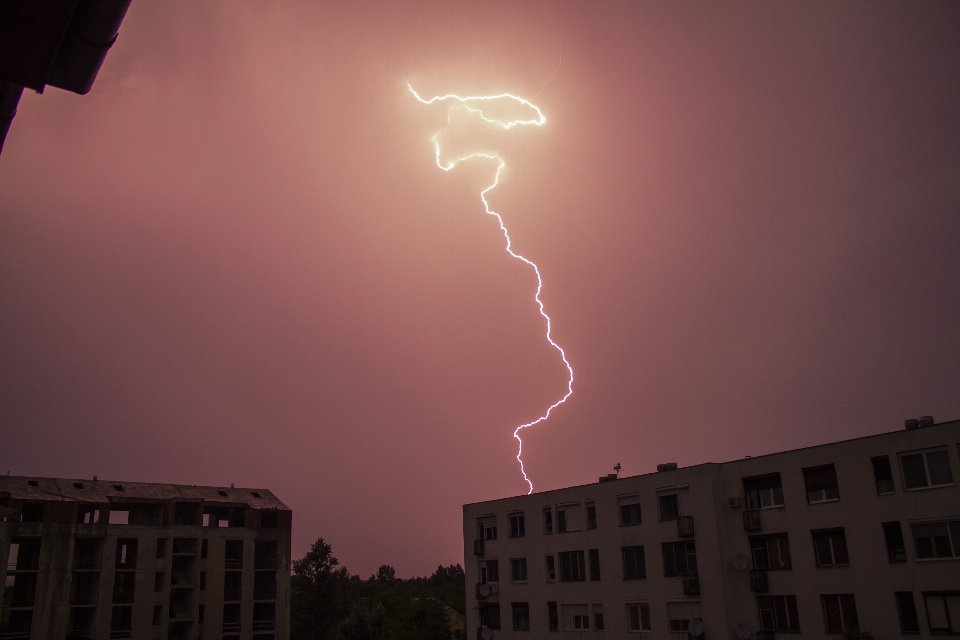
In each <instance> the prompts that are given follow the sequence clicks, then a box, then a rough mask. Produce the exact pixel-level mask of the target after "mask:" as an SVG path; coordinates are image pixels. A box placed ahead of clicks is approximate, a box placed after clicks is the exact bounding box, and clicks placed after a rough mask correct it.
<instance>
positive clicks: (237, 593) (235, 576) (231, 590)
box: [223, 571, 243, 602]
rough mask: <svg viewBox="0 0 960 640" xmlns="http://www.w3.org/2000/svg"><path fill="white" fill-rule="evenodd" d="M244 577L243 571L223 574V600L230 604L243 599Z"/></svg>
mask: <svg viewBox="0 0 960 640" xmlns="http://www.w3.org/2000/svg"><path fill="white" fill-rule="evenodd" d="M242 576H243V572H242V571H224V572H223V599H224V600H225V601H228V602H229V601H232V600H233V601H235V600H242V599H243V580H242Z"/></svg>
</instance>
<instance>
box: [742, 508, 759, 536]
mask: <svg viewBox="0 0 960 640" xmlns="http://www.w3.org/2000/svg"><path fill="white" fill-rule="evenodd" d="M743 530H744V531H760V512H759V511H757V510H756V509H748V510H746V511H744V512H743Z"/></svg>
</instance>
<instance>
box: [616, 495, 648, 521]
mask: <svg viewBox="0 0 960 640" xmlns="http://www.w3.org/2000/svg"><path fill="white" fill-rule="evenodd" d="M621 500H635V502H627V503H626V504H621ZM628 513H629V514H633V513H635V514H636V521H635V522H634V521H632V518H633V516H632V515H631V516H630V517H629V518H624V515H625V514H628ZM617 520H618V521H619V523H620V526H621V527H637V526H640V525H641V524H643V509H642V507H641V506H640V494H639V493H628V494H625V495H622V496H617ZM628 520H629V521H628Z"/></svg>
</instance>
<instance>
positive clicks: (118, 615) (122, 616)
mask: <svg viewBox="0 0 960 640" xmlns="http://www.w3.org/2000/svg"><path fill="white" fill-rule="evenodd" d="M132 631H133V607H131V606H125V607H114V608H113V611H112V613H111V616H110V637H111V638H129V637H130V634H131V632H132Z"/></svg>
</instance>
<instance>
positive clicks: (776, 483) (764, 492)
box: [743, 473, 783, 509]
mask: <svg viewBox="0 0 960 640" xmlns="http://www.w3.org/2000/svg"><path fill="white" fill-rule="evenodd" d="M743 494H744V497H745V499H746V503H747V504H746V507H747V509H770V508H772V507H782V506H783V485H782V484H781V483H780V474H779V473H774V474H771V475H766V476H757V477H753V478H744V479H743Z"/></svg>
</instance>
